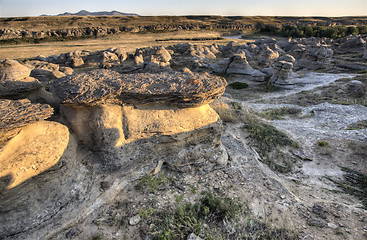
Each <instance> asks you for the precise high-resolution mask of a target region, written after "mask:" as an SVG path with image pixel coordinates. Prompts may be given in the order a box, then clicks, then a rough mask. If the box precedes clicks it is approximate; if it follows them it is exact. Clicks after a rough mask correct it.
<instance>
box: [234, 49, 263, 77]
mask: <svg viewBox="0 0 367 240" xmlns="http://www.w3.org/2000/svg"><path fill="white" fill-rule="evenodd" d="M230 61H231V63H230V64H229V66H228V69H227V73H228V74H244V75H250V76H253V77H264V76H265V74H263V73H262V72H260V71H259V70H257V69H253V68H252V67H251V66H250V64H249V63H248V62H247V60H246V56H245V55H244V54H239V55H235V56H233V57H232V59H231V60H230Z"/></svg>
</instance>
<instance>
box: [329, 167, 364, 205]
mask: <svg viewBox="0 0 367 240" xmlns="http://www.w3.org/2000/svg"><path fill="white" fill-rule="evenodd" d="M340 168H341V170H342V171H343V172H344V179H345V180H344V181H337V180H333V179H331V178H329V177H327V179H329V180H330V181H332V182H334V183H335V184H336V185H337V186H338V187H340V188H341V189H343V191H344V192H346V193H348V194H350V195H353V196H356V197H357V198H358V199H359V200H361V201H362V204H363V208H364V209H366V210H367V174H365V173H362V172H359V171H355V170H352V169H350V168H346V167H340Z"/></svg>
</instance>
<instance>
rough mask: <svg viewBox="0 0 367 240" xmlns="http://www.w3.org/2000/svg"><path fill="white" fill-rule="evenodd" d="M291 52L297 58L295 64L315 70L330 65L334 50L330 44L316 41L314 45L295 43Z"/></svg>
mask: <svg viewBox="0 0 367 240" xmlns="http://www.w3.org/2000/svg"><path fill="white" fill-rule="evenodd" d="M290 54H291V55H293V56H294V57H295V58H296V60H297V61H296V63H295V66H296V67H297V68H305V69H309V70H315V69H320V68H327V67H328V66H329V65H330V62H331V58H332V56H333V54H334V51H333V50H332V49H331V48H330V46H328V45H322V44H318V43H315V44H313V45H307V46H306V45H303V44H297V45H295V46H294V47H293V48H292V49H291V51H290Z"/></svg>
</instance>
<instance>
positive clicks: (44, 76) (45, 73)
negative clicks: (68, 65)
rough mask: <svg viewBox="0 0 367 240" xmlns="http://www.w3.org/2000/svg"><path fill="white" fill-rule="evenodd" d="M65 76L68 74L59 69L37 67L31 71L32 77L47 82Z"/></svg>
mask: <svg viewBox="0 0 367 240" xmlns="http://www.w3.org/2000/svg"><path fill="white" fill-rule="evenodd" d="M64 76H66V74H64V73H62V72H60V71H59V70H54V71H50V70H46V69H40V68H36V69H33V70H32V72H31V77H34V78H36V79H38V80H39V81H40V82H42V83H47V82H49V81H52V80H55V79H57V78H61V77H64Z"/></svg>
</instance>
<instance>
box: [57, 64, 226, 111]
mask: <svg viewBox="0 0 367 240" xmlns="http://www.w3.org/2000/svg"><path fill="white" fill-rule="evenodd" d="M225 86H226V81H225V80H224V79H223V78H221V77H217V76H212V75H209V74H207V73H203V74H199V73H177V72H176V73H156V74H149V73H138V74H124V75H121V74H119V73H117V72H114V71H110V70H96V71H91V72H87V73H80V74H75V75H70V76H66V77H63V78H60V79H58V80H57V81H54V82H53V83H52V85H51V87H50V88H51V91H52V92H53V94H54V96H55V97H56V98H57V99H58V100H59V101H60V102H61V103H63V104H81V105H96V104H99V103H103V102H112V103H116V102H118V103H119V104H124V103H125V104H135V103H137V104H162V103H163V104H170V105H175V106H179V107H196V106H202V105H205V104H207V103H209V102H210V101H212V100H213V99H215V98H217V97H219V96H220V95H222V94H223V93H224V91H225Z"/></svg>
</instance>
